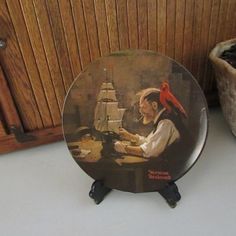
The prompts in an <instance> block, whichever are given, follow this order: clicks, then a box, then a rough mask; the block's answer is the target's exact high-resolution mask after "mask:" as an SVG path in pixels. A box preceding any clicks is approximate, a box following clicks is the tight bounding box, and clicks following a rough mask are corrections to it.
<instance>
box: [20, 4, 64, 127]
mask: <svg viewBox="0 0 236 236" xmlns="http://www.w3.org/2000/svg"><path fill="white" fill-rule="evenodd" d="M20 5H21V8H22V12H23V17H24V21H25V24H26V27H27V31H28V35H29V39H30V43H31V46H32V50H33V54H34V58H35V62H36V65H37V68H38V72H39V78H40V80H41V84H42V87H43V89H44V92H45V96H46V100H47V104H48V107H49V112H50V115H51V117H52V122H53V125H54V126H56V125H59V124H60V123H61V115H60V110H59V105H58V103H57V100H56V99H55V98H56V95H55V90H54V87H53V83H52V80H51V75H50V71H49V68H48V64H47V59H46V55H45V51H44V47H43V43H42V39H41V35H40V31H39V27H38V23H37V19H36V15H35V11H34V6H33V2H32V1H28V0H20ZM30 56H31V55H30Z"/></svg>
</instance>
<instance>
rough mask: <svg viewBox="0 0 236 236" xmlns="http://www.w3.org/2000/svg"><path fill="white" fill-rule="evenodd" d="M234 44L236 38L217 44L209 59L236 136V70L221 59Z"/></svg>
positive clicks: (225, 112)
mask: <svg viewBox="0 0 236 236" xmlns="http://www.w3.org/2000/svg"><path fill="white" fill-rule="evenodd" d="M234 44H236V38H235V39H231V40H228V41H225V42H221V43H219V44H217V45H216V46H215V48H214V49H213V50H212V51H211V53H210V55H209V57H210V60H211V62H212V64H213V68H214V71H215V75H216V81H217V87H218V93H219V98H220V104H221V107H222V111H223V114H224V116H225V119H226V120H227V122H228V124H229V126H230V128H231V131H232V133H233V134H234V135H235V136H236V69H235V68H233V67H232V66H231V65H230V64H229V63H228V62H226V61H225V60H223V59H221V58H219V56H220V55H221V54H222V53H223V51H225V50H227V49H229V48H230V47H231V46H232V45H234Z"/></svg>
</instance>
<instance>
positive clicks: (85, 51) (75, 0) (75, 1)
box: [71, 0, 91, 69]
mask: <svg viewBox="0 0 236 236" xmlns="http://www.w3.org/2000/svg"><path fill="white" fill-rule="evenodd" d="M71 7H72V14H73V19H74V24H75V31H76V37H77V42H78V46H79V52H80V59H81V66H82V69H84V68H85V67H86V66H87V65H88V64H89V63H90V61H91V58H90V53H89V46H88V38H87V32H86V25H85V20H84V12H83V7H82V3H81V0H71Z"/></svg>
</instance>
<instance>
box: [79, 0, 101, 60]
mask: <svg viewBox="0 0 236 236" xmlns="http://www.w3.org/2000/svg"><path fill="white" fill-rule="evenodd" d="M82 4H83V10H84V17H85V24H86V29H87V35H88V45H89V51H90V57H91V60H92V61H93V60H95V59H97V58H98V57H100V47H99V42H98V33H97V24H96V17H95V9H94V2H93V0H82Z"/></svg>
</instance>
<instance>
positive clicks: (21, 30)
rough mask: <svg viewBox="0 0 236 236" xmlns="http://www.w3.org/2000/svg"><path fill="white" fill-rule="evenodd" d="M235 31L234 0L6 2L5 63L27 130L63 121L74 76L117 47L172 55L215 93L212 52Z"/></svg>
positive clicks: (0, 12)
mask: <svg viewBox="0 0 236 236" xmlns="http://www.w3.org/2000/svg"><path fill="white" fill-rule="evenodd" d="M234 37H236V1H235V0H1V1H0V38H4V39H6V40H7V47H6V48H5V49H4V50H0V63H1V66H2V68H3V71H4V75H5V77H6V79H7V83H8V86H9V88H10V91H11V94H12V96H13V98H14V103H15V104H16V107H17V111H18V112H19V116H20V120H21V122H22V125H23V127H24V129H25V130H26V131H33V130H38V129H45V128H50V127H57V126H59V125H60V124H61V111H62V107H63V101H64V97H65V94H66V92H67V91H68V89H69V87H70V85H71V83H72V81H73V80H74V78H75V77H76V76H77V75H78V74H79V73H80V71H81V70H82V69H84V68H85V67H86V66H87V65H88V64H89V63H90V62H91V61H93V60H95V59H96V58H98V57H100V56H104V55H107V54H109V53H110V52H113V51H117V50H124V49H128V48H134V49H136V48H140V49H150V50H155V51H158V52H160V53H162V54H165V55H167V56H169V57H171V58H173V59H175V60H177V61H178V62H180V63H182V64H183V65H184V66H186V67H187V69H188V70H189V71H191V72H192V73H193V75H194V76H195V77H196V79H197V80H198V81H199V83H200V85H201V86H202V88H203V89H204V91H205V92H206V94H211V93H212V92H214V91H215V90H216V85H215V81H214V77H213V73H212V69H211V65H210V63H209V60H208V54H209V51H210V50H211V49H212V48H213V47H214V45H215V44H216V43H217V42H220V41H223V40H226V39H229V38H234Z"/></svg>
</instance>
